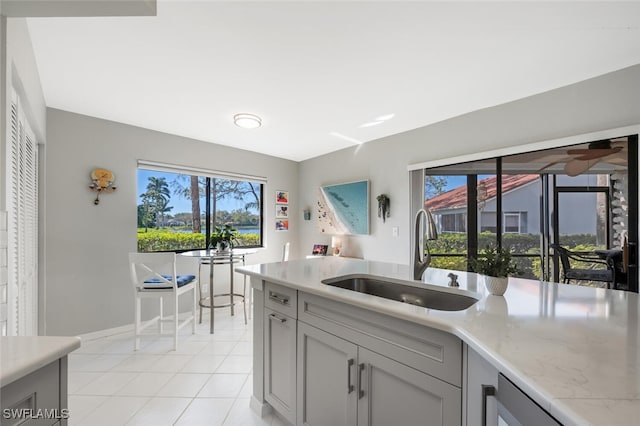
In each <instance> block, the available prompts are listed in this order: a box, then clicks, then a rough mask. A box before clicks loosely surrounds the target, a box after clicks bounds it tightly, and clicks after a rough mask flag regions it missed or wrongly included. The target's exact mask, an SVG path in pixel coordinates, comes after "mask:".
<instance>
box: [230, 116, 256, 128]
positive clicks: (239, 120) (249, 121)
mask: <svg viewBox="0 0 640 426" xmlns="http://www.w3.org/2000/svg"><path fill="white" fill-rule="evenodd" d="M233 122H234V123H235V125H236V126H238V127H242V128H243V129H255V128H257V127H260V126H262V119H261V118H260V117H258V116H257V115H254V114H246V113H242V114H236V115H234V116H233Z"/></svg>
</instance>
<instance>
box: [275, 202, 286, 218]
mask: <svg viewBox="0 0 640 426" xmlns="http://www.w3.org/2000/svg"><path fill="white" fill-rule="evenodd" d="M288 217H289V206H285V205H283V204H278V205H276V219H282V218H285V219H286V218H288Z"/></svg>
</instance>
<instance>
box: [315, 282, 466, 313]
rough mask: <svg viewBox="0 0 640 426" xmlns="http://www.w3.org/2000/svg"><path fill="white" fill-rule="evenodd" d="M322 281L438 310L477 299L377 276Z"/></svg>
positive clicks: (453, 308) (460, 307) (460, 306)
mask: <svg viewBox="0 0 640 426" xmlns="http://www.w3.org/2000/svg"><path fill="white" fill-rule="evenodd" d="M322 283H323V284H327V285H330V286H334V287H340V288H344V289H347V290H351V291H357V292H359V293H366V294H371V295H373V296H378V297H383V298H385V299H390V300H396V301H398V302H403V303H408V304H410V305H416V306H422V307H424V308H429V309H437V310H440V311H461V310H463V309H467V308H468V307H470V306H471V305H473V304H474V303H476V302H477V301H478V300H477V299H474V298H473V297H470V296H465V295H462V294H454V293H448V292H444V291H439V290H431V289H428V288H421V287H416V286H413V285H407V284H400V283H398V282H394V281H386V280H385V279H382V278H377V277H367V276H364V277H363V276H351V277H337V278H329V279H326V280H323V281H322Z"/></svg>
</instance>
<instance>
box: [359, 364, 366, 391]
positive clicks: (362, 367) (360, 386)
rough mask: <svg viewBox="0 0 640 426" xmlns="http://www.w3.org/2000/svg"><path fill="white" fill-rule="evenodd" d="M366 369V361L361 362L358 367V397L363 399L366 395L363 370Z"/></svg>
mask: <svg viewBox="0 0 640 426" xmlns="http://www.w3.org/2000/svg"><path fill="white" fill-rule="evenodd" d="M364 369H365V365H364V363H362V364H360V365H359V367H358V399H362V398H363V397H364V390H363V389H362V372H363V371H364Z"/></svg>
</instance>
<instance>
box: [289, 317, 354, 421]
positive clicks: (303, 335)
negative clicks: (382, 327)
mask: <svg viewBox="0 0 640 426" xmlns="http://www.w3.org/2000/svg"><path fill="white" fill-rule="evenodd" d="M357 354H358V351H357V346H356V345H354V344H353V343H350V342H347V341H346V340H343V339H340V338H339V337H336V336H334V335H332V334H329V333H326V332H324V331H321V330H318V329H317V328H315V327H312V326H310V325H308V324H305V323H302V322H300V323H299V326H298V371H299V374H298V395H299V396H298V425H311V426H327V425H331V426H342V425H345V426H346V425H350V426H352V425H355V424H356V414H357V408H358V406H357V399H356V381H357V375H356V374H357V372H356V365H357V361H356V358H357Z"/></svg>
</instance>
